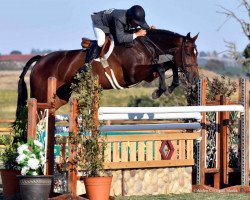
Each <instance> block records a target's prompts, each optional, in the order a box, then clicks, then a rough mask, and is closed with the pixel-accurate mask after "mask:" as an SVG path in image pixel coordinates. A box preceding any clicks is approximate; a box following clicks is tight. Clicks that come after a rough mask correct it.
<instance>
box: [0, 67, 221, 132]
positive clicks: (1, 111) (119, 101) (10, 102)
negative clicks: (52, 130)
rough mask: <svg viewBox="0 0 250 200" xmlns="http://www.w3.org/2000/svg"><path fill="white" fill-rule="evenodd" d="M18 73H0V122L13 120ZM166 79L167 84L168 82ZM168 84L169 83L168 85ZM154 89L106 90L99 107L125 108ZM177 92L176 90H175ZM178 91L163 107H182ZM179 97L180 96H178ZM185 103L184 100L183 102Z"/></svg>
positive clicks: (209, 74)
mask: <svg viewBox="0 0 250 200" xmlns="http://www.w3.org/2000/svg"><path fill="white" fill-rule="evenodd" d="M29 73H30V72H28V73H27V75H26V76H25V82H26V83H27V87H28V88H29ZM20 74H21V70H20V71H0V78H1V81H0V97H1V98H0V120H3V119H7V120H14V119H15V110H16V103H17V83H18V78H19V75H20ZM200 75H203V76H207V77H215V76H218V75H217V74H215V73H213V72H209V71H204V70H200ZM170 81H171V79H168V80H167V82H170ZM168 84H169V83H168ZM154 89H155V88H144V87H135V88H130V89H125V90H108V91H103V92H102V97H101V106H127V104H128V102H129V99H130V98H131V97H141V96H147V97H149V98H151V93H152V92H153V90H154ZM177 92H178V90H177ZM181 93H182V92H181V91H179V94H178V96H175V94H173V95H170V96H168V97H167V98H166V97H165V96H164V95H163V97H161V99H160V101H163V104H164V105H175V106H178V105H183V99H184V98H185V97H184V96H183V95H181ZM180 95H181V96H180ZM184 101H185V100H184ZM68 110H69V106H68V105H66V106H63V107H62V108H60V109H59V110H58V111H57V114H61V113H66V112H68ZM3 126H4V127H6V124H1V123H0V127H3Z"/></svg>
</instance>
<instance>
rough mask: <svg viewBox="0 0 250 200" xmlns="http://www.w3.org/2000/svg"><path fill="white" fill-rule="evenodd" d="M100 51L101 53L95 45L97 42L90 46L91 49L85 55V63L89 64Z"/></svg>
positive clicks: (99, 48)
mask: <svg viewBox="0 0 250 200" xmlns="http://www.w3.org/2000/svg"><path fill="white" fill-rule="evenodd" d="M100 51H101V47H99V46H98V45H97V42H94V43H93V44H92V45H91V47H90V49H89V51H88V53H87V56H86V60H85V63H91V61H92V60H93V59H95V58H97V56H98V55H99V53H100Z"/></svg>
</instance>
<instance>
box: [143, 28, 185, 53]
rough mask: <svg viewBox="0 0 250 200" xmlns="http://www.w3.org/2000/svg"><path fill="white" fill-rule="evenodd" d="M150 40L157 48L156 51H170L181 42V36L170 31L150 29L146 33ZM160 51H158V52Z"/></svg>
mask: <svg viewBox="0 0 250 200" xmlns="http://www.w3.org/2000/svg"><path fill="white" fill-rule="evenodd" d="M148 38H149V41H151V42H152V43H153V44H152V45H154V46H155V48H156V49H157V50H158V53H160V54H161V52H162V53H171V49H172V48H175V47H178V46H180V45H181V44H182V41H183V36H181V35H179V34H177V33H173V32H170V31H158V32H157V31H154V30H153V31H152V32H151V33H150V34H149V35H148ZM159 51H160V52H159Z"/></svg>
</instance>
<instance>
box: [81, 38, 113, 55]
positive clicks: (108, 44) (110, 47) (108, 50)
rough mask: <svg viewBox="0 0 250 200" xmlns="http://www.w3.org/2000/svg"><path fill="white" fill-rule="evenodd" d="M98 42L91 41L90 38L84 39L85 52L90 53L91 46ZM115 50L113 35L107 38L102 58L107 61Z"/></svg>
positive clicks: (102, 50) (82, 44) (82, 43)
mask: <svg viewBox="0 0 250 200" xmlns="http://www.w3.org/2000/svg"><path fill="white" fill-rule="evenodd" d="M96 42H97V41H96V40H91V39H89V38H82V42H81V46H82V48H83V50H84V51H88V50H89V49H90V47H91V45H93V44H94V43H96ZM113 49H114V41H113V37H112V36H111V35H108V36H106V38H105V42H104V45H103V46H102V49H101V53H100V57H101V58H105V59H107V58H108V57H109V56H110V54H111V53H112V51H113ZM106 54H108V55H106Z"/></svg>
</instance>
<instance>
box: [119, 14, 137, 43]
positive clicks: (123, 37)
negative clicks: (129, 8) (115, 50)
mask: <svg viewBox="0 0 250 200" xmlns="http://www.w3.org/2000/svg"><path fill="white" fill-rule="evenodd" d="M115 32H116V39H117V41H118V42H119V43H129V42H132V41H133V39H134V38H133V34H132V33H127V32H125V31H124V24H123V23H122V22H121V21H120V20H119V19H116V20H115Z"/></svg>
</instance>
